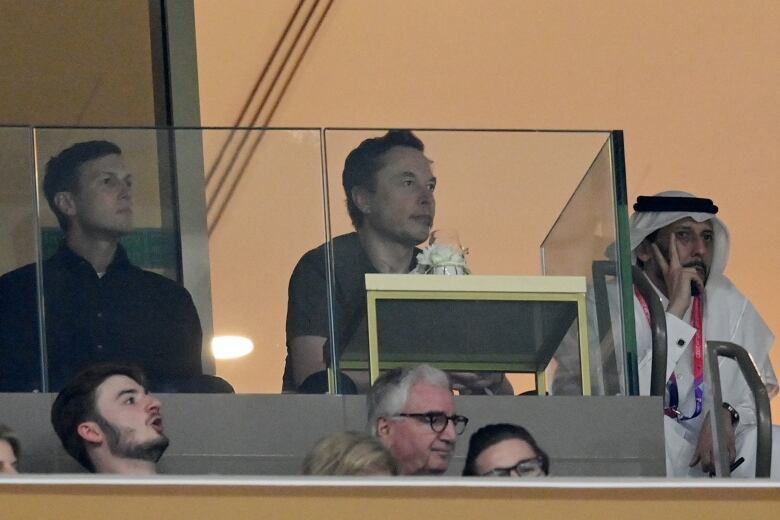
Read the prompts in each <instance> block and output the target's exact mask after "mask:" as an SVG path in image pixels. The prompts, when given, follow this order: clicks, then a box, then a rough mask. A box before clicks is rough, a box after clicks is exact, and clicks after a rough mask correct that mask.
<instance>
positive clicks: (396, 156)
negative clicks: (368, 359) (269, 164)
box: [282, 130, 512, 393]
mask: <svg viewBox="0 0 780 520" xmlns="http://www.w3.org/2000/svg"><path fill="white" fill-rule="evenodd" d="M423 152H424V145H423V143H422V141H420V140H419V139H418V138H417V137H416V136H415V135H414V134H413V133H412V132H410V131H408V130H395V131H390V132H388V133H387V134H386V135H384V136H382V137H377V138H373V139H366V140H365V141H363V142H362V143H361V144H360V146H358V147H357V148H355V149H354V150H352V152H350V154H349V155H348V156H347V159H346V161H345V163H344V173H343V176H342V184H343V186H344V192H345V195H346V198H347V211H348V212H349V216H350V218H351V219H352V224H353V226H354V227H355V232H353V233H349V234H347V235H341V236H338V237H335V238H334V239H333V240H332V243H331V244H332V251H333V259H334V267H335V280H333V294H334V298H333V320H334V327H335V341H336V343H337V344H336V345H335V346H334V345H329V342H328V341H327V338H328V336H329V321H330V315H329V311H328V299H327V290H326V288H327V286H328V281H327V279H328V276H327V269H326V266H327V264H328V262H327V250H326V244H323V245H321V246H320V247H318V248H316V249H313V250H311V251H309V252H308V253H306V254H305V255H303V257H302V258H301V259H300V261H299V262H298V265H296V267H295V270H294V271H293V274H292V276H291V278H290V286H289V302H288V307H287V362H286V366H285V371H284V380H283V386H282V389H283V390H284V391H295V390H298V391H305V392H317V391H319V392H323V391H326V390H327V386H326V381H327V379H326V377H324V373H323V371H324V370H325V368H326V365H327V359H328V358H329V356H330V354H329V352H330V349H331V348H335V350H336V352H337V354H339V355H340V354H341V353H342V352H343V351H344V349H345V348H346V347H347V345H355V346H356V347H357V348H362V349H365V351H366V352H367V351H368V332H367V325H366V286H365V274H366V273H409V272H410V271H412V270H413V269H414V268H415V266H416V263H417V259H416V256H417V254H418V253H419V252H420V250H419V249H417V247H416V246H417V245H418V244H420V243H422V242H424V241H426V240H427V239H428V235H429V234H430V232H431V227H432V226H433V219H434V216H435V214H436V199H435V197H434V189H435V188H436V177H434V176H433V172H432V170H431V160H430V159H428V158H427V157H426V156H425V155H424V153H423ZM349 375H350V377H352V379H355V382H356V383H357V389H358V390H360V391H365V390H367V388H368V377H367V373H366V372H362V373H360V372H358V373H356V372H352V373H350V374H349ZM309 378H311V379H309ZM307 379H308V381H307ZM344 381H345V383H346V384H345V385H343V386H347V385H349V386H352V384H351V383H352V381H350V380H348V379H346V378H344ZM453 381H454V384H455V385H456V386H458V387H459V388H464V389H467V390H468V392H469V393H479V392H482V393H484V390H485V388H489V389H490V392H491V393H511V391H512V389H511V385H509V383H508V381H507V380H506V378H504V377H503V374H486V375H483V376H479V375H476V374H454V375H453ZM342 390H343V389H342Z"/></svg>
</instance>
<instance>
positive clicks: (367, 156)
mask: <svg viewBox="0 0 780 520" xmlns="http://www.w3.org/2000/svg"><path fill="white" fill-rule="evenodd" d="M396 146H407V147H409V148H414V149H415V150H420V151H421V152H424V151H425V145H424V144H423V142H422V141H420V140H419V139H418V138H417V136H415V135H414V134H413V133H412V132H411V131H410V130H390V131H388V132H387V133H386V134H385V135H383V136H382V137H373V138H371V139H366V140H365V141H363V142H362V143H360V145H359V146H358V147H357V148H355V149H354V150H352V151H351V152H349V155H348V156H347V160H346V161H344V173H343V175H342V177H341V183H342V184H343V186H344V193H345V194H346V196H347V211H348V212H349V218H351V219H352V225H353V226H354V227H355V229H358V228H359V227H360V226H361V225H362V224H363V212H361V211H360V210H359V209H358V207H357V206H356V205H355V203H354V202H353V201H352V188H354V187H356V186H361V187H364V188H366V189H368V190H370V191H373V190H375V189H376V177H375V176H374V174H375V173H376V172H377V170H379V169H380V168H381V167H382V162H381V159H382V155H384V154H385V153H386V152H387V151H388V150H390V149H391V148H395V147H396Z"/></svg>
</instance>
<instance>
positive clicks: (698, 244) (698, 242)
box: [692, 236, 710, 256]
mask: <svg viewBox="0 0 780 520" xmlns="http://www.w3.org/2000/svg"><path fill="white" fill-rule="evenodd" d="M709 247H710V243H709V242H708V241H707V240H704V238H703V237H700V236H697V237H695V238H694V239H693V250H692V253H693V254H695V255H697V256H704V255H705V254H706V253H707V251H708V249H709Z"/></svg>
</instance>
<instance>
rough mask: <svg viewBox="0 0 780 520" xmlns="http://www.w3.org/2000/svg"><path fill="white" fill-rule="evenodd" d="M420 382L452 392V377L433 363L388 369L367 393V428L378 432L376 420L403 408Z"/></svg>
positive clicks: (374, 433)
mask: <svg viewBox="0 0 780 520" xmlns="http://www.w3.org/2000/svg"><path fill="white" fill-rule="evenodd" d="M417 383H427V384H429V385H433V386H438V387H441V388H445V389H447V390H448V391H452V384H451V383H450V378H449V376H448V375H447V374H446V373H445V372H443V371H441V370H439V369H438V368H434V367H432V366H430V365H414V366H411V367H403V368H394V369H392V370H388V371H387V372H385V373H384V374H382V375H381V376H379V378H377V380H376V382H375V383H374V385H373V386H372V387H371V390H369V391H368V395H367V396H366V404H367V407H368V429H369V431H370V432H371V434H372V435H376V433H377V421H378V420H379V418H380V417H388V418H389V417H393V416H395V415H397V414H399V413H401V412H403V411H404V408H406V403H407V401H408V400H409V394H410V392H411V390H412V387H413V386H414V385H415V384H417Z"/></svg>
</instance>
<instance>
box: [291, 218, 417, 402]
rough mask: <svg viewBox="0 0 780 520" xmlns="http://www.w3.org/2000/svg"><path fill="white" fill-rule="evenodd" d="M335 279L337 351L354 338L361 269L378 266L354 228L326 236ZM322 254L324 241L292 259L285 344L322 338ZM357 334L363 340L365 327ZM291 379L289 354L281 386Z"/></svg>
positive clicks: (360, 306) (362, 302)
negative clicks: (295, 260)
mask: <svg viewBox="0 0 780 520" xmlns="http://www.w3.org/2000/svg"><path fill="white" fill-rule="evenodd" d="M332 243H333V259H334V260H333V263H334V268H335V284H334V291H333V311H334V312H333V317H334V325H335V339H336V345H337V346H336V348H337V350H338V352H342V351H343V349H344V347H345V346H346V345H347V344H348V343H350V342H351V341H354V340H355V339H354V338H353V335H355V333H356V331H358V326H359V325H360V324H361V322H363V321H365V319H366V312H367V311H366V279H365V274H366V273H377V272H378V271H377V270H376V268H375V267H374V265H373V264H372V263H371V260H369V258H368V255H366V252H365V251H364V250H363V246H362V245H361V244H360V239H359V237H358V234H357V233H355V232H353V233H348V234H346V235H340V236H338V237H335V238H334V239H333V240H332ZM419 252H420V250H419V249H417V248H415V249H414V253H413V254H412V262H411V264H410V266H409V270H410V271H411V270H412V269H414V267H415V266H416V265H417V253H419ZM326 266H327V256H326V251H325V244H323V245H321V246H319V247H317V248H316V249H312V250H311V251H309V252H308V253H306V254H305V255H303V257H301V259H300V260H299V261H298V265H296V266H295V269H294V270H293V273H292V276H291V277H290V285H289V290H288V303H287V346H288V348H289V345H290V340H292V339H293V338H297V337H299V336H320V337H323V338H328V337H329V335H330V333H329V330H330V329H329V327H328V295H327V275H326V273H327V268H326ZM360 333H361V334H362V335H364V336H365V338H358V340H359V341H361V344H364V345H366V346H367V345H368V335H367V332H366V330H364V329H361V331H360ZM294 388H295V384H294V381H293V377H292V370H291V367H290V357H289V354H288V356H287V362H286V365H285V370H284V379H283V390H293V389H294Z"/></svg>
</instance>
